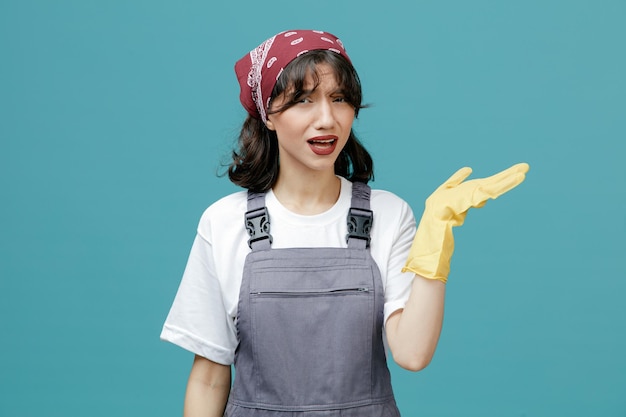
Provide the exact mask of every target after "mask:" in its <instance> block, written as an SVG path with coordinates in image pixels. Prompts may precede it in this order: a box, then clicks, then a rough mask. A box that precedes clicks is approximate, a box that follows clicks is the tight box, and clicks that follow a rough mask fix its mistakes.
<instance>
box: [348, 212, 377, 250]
mask: <svg viewBox="0 0 626 417" xmlns="http://www.w3.org/2000/svg"><path fill="white" fill-rule="evenodd" d="M373 222H374V212H373V211H372V210H368V209H362V208H356V207H351V208H350V211H349V212H348V234H347V235H346V242H348V241H349V240H350V239H351V238H353V239H361V240H365V247H366V248H369V246H370V240H371V238H370V232H371V230H372V223H373Z"/></svg>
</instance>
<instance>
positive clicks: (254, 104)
mask: <svg viewBox="0 0 626 417" xmlns="http://www.w3.org/2000/svg"><path fill="white" fill-rule="evenodd" d="M317 49H325V50H329V51H333V52H336V53H338V54H339V55H341V56H343V57H344V58H346V59H347V60H348V61H349V62H350V58H349V57H348V55H347V54H346V50H345V48H344V47H343V44H342V43H341V41H340V40H339V39H338V38H337V37H336V36H334V35H332V34H330V33H328V32H322V31H319V30H288V31H285V32H281V33H279V34H277V35H275V36H272V37H271V38H269V39H268V40H266V41H265V42H263V43H262V44H261V45H259V46H257V47H256V48H255V49H253V50H252V51H250V52H249V53H248V54H246V55H245V56H244V57H243V58H241V59H240V60H239V61H237V63H236V64H235V73H236V75H237V80H238V81H239V87H240V88H241V92H240V94H239V100H240V101H241V104H242V105H243V107H244V108H245V109H246V111H247V112H248V113H249V114H250V115H251V116H252V117H255V118H257V119H261V120H263V122H264V123H265V122H266V121H267V108H268V107H269V100H270V95H271V94H272V90H273V89H274V85H276V80H277V79H278V77H280V74H282V72H283V69H284V68H285V67H286V66H287V64H289V63H290V62H291V61H293V60H294V59H295V58H297V57H299V56H300V55H302V54H304V53H306V52H309V51H313V50H317Z"/></svg>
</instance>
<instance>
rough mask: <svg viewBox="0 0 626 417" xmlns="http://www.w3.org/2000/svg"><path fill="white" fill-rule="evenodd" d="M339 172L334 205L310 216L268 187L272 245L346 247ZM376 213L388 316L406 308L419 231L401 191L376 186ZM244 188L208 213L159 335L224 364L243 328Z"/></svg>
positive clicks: (345, 184) (348, 191)
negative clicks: (239, 323) (409, 261)
mask: <svg viewBox="0 0 626 417" xmlns="http://www.w3.org/2000/svg"><path fill="white" fill-rule="evenodd" d="M340 178H341V193H340V196H339V199H338V200H337V203H335V205H334V206H333V207H331V208H330V209H329V210H328V211H326V212H324V213H321V214H317V215H313V216H304V215H299V214H296V213H293V212H291V211H289V210H287V209H286V208H285V207H284V206H283V205H281V203H280V202H279V201H278V200H277V199H276V197H275V196H274V193H273V192H272V191H269V192H268V193H267V194H266V197H265V204H266V207H267V209H268V212H269V215H270V222H271V226H270V227H271V230H270V233H271V235H272V238H273V243H272V248H274V249H279V248H295V247H343V248H345V247H347V242H346V235H347V233H348V232H347V222H346V218H347V214H348V210H349V209H350V202H351V199H352V183H351V182H350V181H348V180H346V179H345V178H342V177H340ZM370 208H371V209H372V211H373V212H374V220H373V226H372V230H371V238H372V240H371V244H370V251H371V254H372V257H373V258H374V260H375V261H376V263H377V264H378V267H379V269H380V272H381V276H382V280H383V286H384V288H385V307H384V309H385V310H384V318H385V321H386V320H387V318H388V317H389V315H390V314H391V313H393V312H394V311H396V310H398V309H400V308H403V307H404V304H405V302H406V300H407V299H408V297H409V293H410V286H411V282H412V279H413V273H402V272H401V269H402V267H403V266H404V263H405V261H406V257H407V254H408V251H409V249H410V247H411V243H412V241H413V236H414V235H415V218H414V216H413V212H412V211H411V208H410V207H409V205H408V204H407V203H406V202H405V201H404V200H402V199H400V198H399V197H397V196H396V195H394V194H392V193H390V192H387V191H382V190H372V193H371V198H370ZM246 211H247V195H246V191H241V192H238V193H234V194H231V195H229V196H226V197H224V198H222V199H221V200H219V201H217V202H215V203H214V204H212V205H211V206H210V207H209V208H208V209H207V210H206V211H205V212H204V214H203V215H202V218H201V219H200V223H199V225H198V233H197V235H196V238H195V240H194V243H193V246H192V248H191V253H190V255H189V260H188V262H187V267H186V268H185V272H184V274H183V278H182V281H181V283H180V287H179V289H178V292H177V294H176V298H175V299H174V303H173V305H172V307H171V309H170V312H169V315H168V316H167V319H166V321H165V324H164V326H163V330H162V333H161V339H163V340H166V341H169V342H172V343H174V344H176V345H178V346H180V347H182V348H184V349H186V350H189V351H191V352H193V353H195V354H197V355H200V356H203V357H205V358H207V359H210V360H212V361H214V362H218V363H221V364H224V365H229V364H232V363H233V360H234V355H235V348H236V347H237V343H238V342H237V334H236V327H235V318H236V316H237V304H238V301H239V288H240V285H241V277H242V273H243V266H244V261H245V258H246V255H247V254H248V253H249V252H250V248H249V247H248V238H249V237H248V234H247V232H246V228H245V226H244V214H245V212H246Z"/></svg>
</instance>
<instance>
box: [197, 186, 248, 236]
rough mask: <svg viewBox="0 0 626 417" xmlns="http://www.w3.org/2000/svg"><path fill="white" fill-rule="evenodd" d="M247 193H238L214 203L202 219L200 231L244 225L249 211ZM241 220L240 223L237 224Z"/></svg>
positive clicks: (205, 211)
mask: <svg viewBox="0 0 626 417" xmlns="http://www.w3.org/2000/svg"><path fill="white" fill-rule="evenodd" d="M247 204H248V198H247V191H238V192H235V193H232V194H229V195H227V196H225V197H222V198H220V199H219V200H217V201H215V202H214V203H212V204H211V205H210V206H209V207H207V208H206V209H205V210H204V212H203V213H202V216H201V217H200V224H199V226H198V229H199V231H202V230H205V229H210V228H215V227H216V226H217V227H220V225H221V226H223V225H230V224H233V223H235V224H239V223H241V224H243V216H244V214H245V212H246V211H247ZM237 220H240V222H237Z"/></svg>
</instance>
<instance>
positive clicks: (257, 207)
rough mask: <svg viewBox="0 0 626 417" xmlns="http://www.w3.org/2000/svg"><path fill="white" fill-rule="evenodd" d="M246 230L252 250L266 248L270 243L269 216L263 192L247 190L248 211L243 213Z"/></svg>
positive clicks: (268, 247)
mask: <svg viewBox="0 0 626 417" xmlns="http://www.w3.org/2000/svg"><path fill="white" fill-rule="evenodd" d="M245 225H246V230H247V231H248V235H249V236H250V239H248V246H250V249H252V251H257V250H268V249H270V246H271V244H272V235H271V234H270V216H269V213H268V212H267V207H265V193H255V192H253V191H250V190H248V211H247V212H246V215H245Z"/></svg>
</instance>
